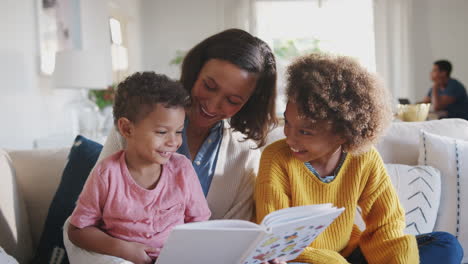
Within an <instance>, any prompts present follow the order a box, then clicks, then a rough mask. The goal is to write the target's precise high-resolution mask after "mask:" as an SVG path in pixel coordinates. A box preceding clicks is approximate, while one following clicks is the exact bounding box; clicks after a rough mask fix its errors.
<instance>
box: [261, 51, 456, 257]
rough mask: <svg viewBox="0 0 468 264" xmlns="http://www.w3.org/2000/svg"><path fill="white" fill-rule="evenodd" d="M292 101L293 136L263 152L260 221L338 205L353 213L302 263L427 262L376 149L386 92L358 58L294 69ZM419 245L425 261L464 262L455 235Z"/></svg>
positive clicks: (304, 61)
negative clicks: (285, 211)
mask: <svg viewBox="0 0 468 264" xmlns="http://www.w3.org/2000/svg"><path fill="white" fill-rule="evenodd" d="M287 97H288V103H287V106H286V111H285V113H284V118H285V126H284V132H285V135H286V139H283V140H279V141H277V142H275V143H273V144H271V145H270V146H268V147H267V148H266V149H265V150H264V151H263V153H262V158H261V162H260V169H259V176H258V178H257V183H256V189H255V200H256V210H257V220H258V221H259V222H260V221H262V219H263V218H264V217H265V215H267V214H268V213H270V212H273V211H276V210H278V209H282V208H285V207H292V206H301V205H309V204H321V203H332V204H334V205H335V206H337V207H344V208H345V211H344V212H343V214H342V215H341V216H340V217H338V218H337V219H336V220H335V222H333V223H332V225H330V226H329V227H328V228H327V229H326V230H325V231H324V232H323V233H322V234H321V235H320V236H319V237H317V239H316V240H315V241H314V242H313V243H312V244H311V245H309V246H308V247H307V248H306V249H305V251H304V252H303V253H302V254H301V255H300V256H299V257H298V258H297V259H296V260H295V261H296V263H297V262H300V263H313V264H322V263H348V262H350V263H367V262H368V263H379V264H380V263H419V261H420V257H419V255H418V243H417V241H416V238H415V237H414V236H412V235H406V234H404V232H403V230H404V228H405V218H404V217H405V216H404V211H403V210H402V207H401V206H400V203H399V201H398V197H397V194H396V191H395V190H394V188H393V186H392V183H391V181H390V177H389V176H388V174H387V172H386V170H385V167H384V164H383V161H382V159H381V157H380V155H379V153H378V152H377V151H376V149H375V148H374V147H372V144H373V143H374V142H375V141H376V139H377V138H378V137H379V135H381V133H382V132H383V131H384V128H386V127H387V126H388V125H389V123H390V120H391V108H390V103H389V100H388V96H387V94H386V92H385V89H383V88H382V86H381V85H380V84H379V83H378V82H377V80H376V78H375V77H374V76H373V75H372V74H370V73H369V72H367V71H366V70H365V69H364V68H363V67H361V66H360V65H359V64H358V63H357V62H355V61H354V60H353V59H350V58H347V57H340V56H336V57H334V56H330V55H323V54H322V55H319V54H313V55H309V56H305V57H302V58H300V59H298V60H297V61H296V62H295V63H293V64H292V65H291V66H289V68H288V84H287ZM358 206H359V207H360V208H361V210H362V217H363V219H364V221H365V223H366V229H365V230H364V231H363V232H362V233H361V231H360V230H359V229H358V228H357V226H356V225H354V219H355V218H354V217H355V213H356V208H357V207H358ZM441 237H442V239H440V238H441ZM437 240H439V241H437ZM440 240H444V242H442V243H441V241H440ZM418 242H419V243H421V244H424V245H425V246H426V248H424V249H423V250H421V251H420V252H419V253H420V254H421V263H428V262H424V261H426V260H427V259H431V258H432V259H435V261H438V260H440V258H443V259H445V262H447V263H456V262H457V261H458V263H460V260H461V258H459V256H457V255H456V254H451V252H453V251H451V250H452V249H453V248H454V247H458V248H459V244H458V242H457V241H456V239H455V238H454V237H453V236H451V235H450V234H447V233H432V234H428V235H426V236H424V237H421V238H418ZM431 243H441V244H445V245H441V246H440V248H437V246H433V247H432V246H428V245H429V244H431ZM427 253H429V254H433V255H434V256H438V257H439V258H437V257H436V258H433V257H429V256H428V254H427ZM453 256H456V257H453ZM452 261H453V262H452Z"/></svg>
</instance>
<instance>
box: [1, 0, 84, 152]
mask: <svg viewBox="0 0 468 264" xmlns="http://www.w3.org/2000/svg"><path fill="white" fill-rule="evenodd" d="M34 3H35V1H31V0H29V1H27V0H20V1H15V0H6V1H0V32H2V41H1V42H0V80H1V86H0V120H1V126H0V147H2V148H15V149H18V148H31V147H32V144H33V140H34V139H36V138H39V137H44V136H46V135H48V134H49V133H51V132H55V131H59V130H60V129H61V128H62V127H63V122H64V121H63V120H62V118H61V112H62V109H63V106H64V104H65V103H66V102H67V101H69V100H70V98H72V97H73V96H75V94H76V92H73V91H56V90H53V89H51V85H50V80H49V78H45V77H42V76H40V75H39V67H38V60H37V56H38V51H37V50H38V47H37V44H36V43H37V42H36V39H37V26H36V23H35V22H36V20H35V19H36V12H35V11H36V10H35V4H34Z"/></svg>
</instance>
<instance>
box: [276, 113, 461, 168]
mask: <svg viewBox="0 0 468 264" xmlns="http://www.w3.org/2000/svg"><path fill="white" fill-rule="evenodd" d="M421 129H424V130H426V131H427V132H430V133H433V134H437V135H441V136H448V137H453V138H457V139H462V140H468V121H466V120H463V119H441V120H432V121H424V122H392V124H391V126H390V128H389V129H388V130H387V131H386V133H385V135H384V136H383V137H382V138H381V139H380V140H379V142H378V143H377V145H376V147H377V150H378V151H379V153H380V155H381V156H382V159H383V161H384V162H385V163H395V164H406V165H416V164H417V163H418V156H419V130H421ZM284 137H285V136H284V133H283V127H282V126H279V127H277V128H275V129H274V130H273V131H271V132H270V133H269V134H268V137H267V145H268V144H271V143H273V142H275V141H277V140H279V139H282V138H284Z"/></svg>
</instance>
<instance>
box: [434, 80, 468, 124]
mask: <svg viewBox="0 0 468 264" xmlns="http://www.w3.org/2000/svg"><path fill="white" fill-rule="evenodd" d="M431 95H432V88H430V89H429V92H428V93H427V96H429V97H431ZM439 95H447V96H451V97H455V99H456V100H455V102H454V103H453V104H450V105H448V106H447V109H446V110H447V112H448V117H451V118H455V117H458V118H467V119H468V97H467V95H466V90H465V87H464V86H463V84H462V83H461V82H459V81H457V80H455V79H452V78H450V79H449V80H448V83H447V86H446V87H445V89H443V90H442V89H441V90H439Z"/></svg>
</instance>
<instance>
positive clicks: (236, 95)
mask: <svg viewBox="0 0 468 264" xmlns="http://www.w3.org/2000/svg"><path fill="white" fill-rule="evenodd" d="M256 82H257V76H256V74H253V73H249V72H248V71H246V70H243V69H241V68H239V67H237V66H236V65H234V64H232V63H230V62H227V61H224V60H219V59H211V60H209V61H207V62H206V63H205V65H204V66H203V68H202V69H201V71H200V74H199V75H198V79H197V80H196V81H195V84H194V86H193V88H192V94H191V95H192V102H193V104H192V107H191V111H190V123H191V124H192V125H195V126H196V127H200V128H206V127H212V126H213V125H214V124H216V123H217V122H218V121H220V120H222V119H226V118H230V117H232V116H234V115H235V114H236V113H237V112H238V111H239V110H240V109H241V108H242V106H244V104H245V103H246V102H247V101H248V100H249V98H250V95H252V93H253V91H254V90H255V86H256ZM252 114H255V113H252Z"/></svg>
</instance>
